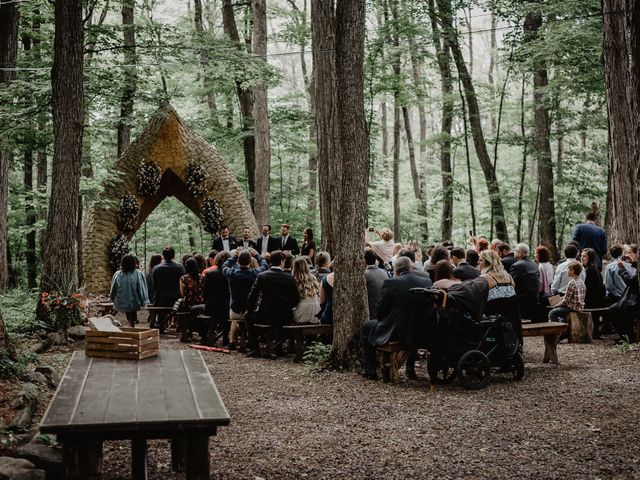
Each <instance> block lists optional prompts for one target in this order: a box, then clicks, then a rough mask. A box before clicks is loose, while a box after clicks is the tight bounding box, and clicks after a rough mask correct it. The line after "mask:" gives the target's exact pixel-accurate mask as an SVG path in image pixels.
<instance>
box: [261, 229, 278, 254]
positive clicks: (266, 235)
mask: <svg viewBox="0 0 640 480" xmlns="http://www.w3.org/2000/svg"><path fill="white" fill-rule="evenodd" d="M277 243H278V242H276V239H275V238H274V237H272V236H271V225H263V226H262V235H261V236H260V237H258V239H257V240H256V250H257V251H258V253H259V254H260V255H264V254H265V253H267V252H269V253H271V252H273V251H274V250H278V248H279V247H278V245H277Z"/></svg>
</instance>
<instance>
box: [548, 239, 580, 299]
mask: <svg viewBox="0 0 640 480" xmlns="http://www.w3.org/2000/svg"><path fill="white" fill-rule="evenodd" d="M577 256H578V249H577V248H576V246H575V245H567V246H566V247H565V248H564V258H565V261H564V262H562V263H559V264H558V266H557V267H556V273H555V274H554V276H553V282H551V291H552V292H553V293H554V294H557V293H559V294H560V295H564V294H565V292H566V291H567V285H568V284H569V276H568V275H567V267H568V266H569V263H570V262H573V261H575V259H576V257H577ZM580 279H581V280H582V281H584V279H585V273H584V269H583V270H582V272H581V273H580Z"/></svg>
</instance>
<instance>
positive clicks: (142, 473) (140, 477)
mask: <svg viewBox="0 0 640 480" xmlns="http://www.w3.org/2000/svg"><path fill="white" fill-rule="evenodd" d="M131 478H133V479H134V480H147V441H146V440H145V439H144V438H134V439H133V440H131Z"/></svg>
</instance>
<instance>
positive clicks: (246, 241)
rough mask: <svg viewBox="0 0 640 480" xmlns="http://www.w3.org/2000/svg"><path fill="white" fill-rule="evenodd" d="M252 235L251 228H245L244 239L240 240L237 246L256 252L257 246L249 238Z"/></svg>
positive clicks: (243, 230) (243, 231)
mask: <svg viewBox="0 0 640 480" xmlns="http://www.w3.org/2000/svg"><path fill="white" fill-rule="evenodd" d="M250 233H251V232H250V231H249V227H244V228H243V229H242V237H241V238H240V239H239V240H238V243H237V246H238V247H239V248H242V249H243V250H249V249H250V248H253V249H254V250H256V247H257V244H256V242H254V241H253V240H251V239H250V238H249V234H250Z"/></svg>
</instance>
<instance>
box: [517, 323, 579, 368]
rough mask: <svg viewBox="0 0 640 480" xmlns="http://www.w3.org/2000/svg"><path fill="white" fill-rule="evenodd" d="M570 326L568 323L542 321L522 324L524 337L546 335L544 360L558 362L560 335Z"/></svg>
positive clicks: (545, 361)
mask: <svg viewBox="0 0 640 480" xmlns="http://www.w3.org/2000/svg"><path fill="white" fill-rule="evenodd" d="M568 328H569V325H567V324H566V323H560V322H542V323H528V324H524V325H522V336H523V337H544V357H543V360H542V361H543V362H544V363H548V362H549V361H550V362H551V363H553V364H555V365H557V364H558V335H560V334H562V333H564V332H566V331H567V329H568Z"/></svg>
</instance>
